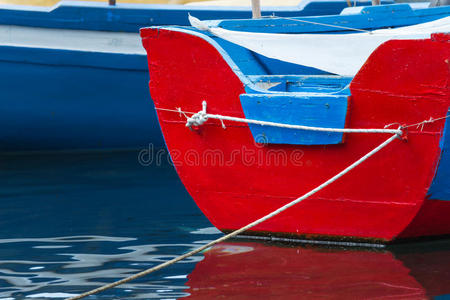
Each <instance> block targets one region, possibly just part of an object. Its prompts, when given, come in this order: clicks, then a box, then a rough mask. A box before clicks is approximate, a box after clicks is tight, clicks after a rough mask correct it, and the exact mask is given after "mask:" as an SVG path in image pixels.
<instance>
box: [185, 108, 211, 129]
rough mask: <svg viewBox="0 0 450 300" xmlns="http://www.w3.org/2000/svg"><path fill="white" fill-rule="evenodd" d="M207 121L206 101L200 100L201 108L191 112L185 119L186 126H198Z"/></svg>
mask: <svg viewBox="0 0 450 300" xmlns="http://www.w3.org/2000/svg"><path fill="white" fill-rule="evenodd" d="M206 121H208V114H207V113H206V101H203V102H202V110H201V111H199V112H198V113H195V114H193V115H192V116H191V117H189V118H187V120H186V127H189V128H191V129H192V126H200V125H203V123H205V122H206Z"/></svg>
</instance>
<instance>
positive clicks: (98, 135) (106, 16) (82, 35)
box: [0, 1, 450, 151]
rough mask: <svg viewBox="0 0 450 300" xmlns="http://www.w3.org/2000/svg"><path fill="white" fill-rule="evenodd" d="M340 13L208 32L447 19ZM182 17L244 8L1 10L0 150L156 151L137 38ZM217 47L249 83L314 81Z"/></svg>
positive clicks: (381, 10) (438, 13) (289, 14)
mask: <svg viewBox="0 0 450 300" xmlns="http://www.w3.org/2000/svg"><path fill="white" fill-rule="evenodd" d="M359 4H368V2H365V3H364V2H363V3H361V2H359ZM346 5H347V4H346V2H345V1H342V2H340V1H330V2H326V1H325V2H317V3H315V2H311V3H309V4H307V5H303V6H304V7H300V6H299V7H300V8H302V10H300V9H299V7H290V8H284V9H277V8H267V9H266V10H263V14H266V15H269V14H270V15H272V14H273V15H275V16H279V17H280V18H263V19H261V20H239V21H236V22H233V21H229V20H228V21H221V22H219V21H216V23H215V24H216V26H232V27H233V26H234V27H236V26H238V24H243V25H244V26H245V30H248V31H256V32H258V31H260V32H263V31H266V30H267V28H271V32H317V31H332V29H331V28H327V27H323V26H317V25H314V24H310V23H305V22H299V21H295V20H296V19H297V20H300V19H299V17H298V16H302V15H311V14H314V15H319V14H328V16H314V17H301V19H302V20H306V21H307V20H310V21H313V22H319V23H326V22H331V23H341V22H343V23H347V24H352V26H353V27H358V28H380V27H388V26H403V25H411V24H416V23H421V22H424V21H429V20H433V19H437V18H440V17H442V16H443V15H448V13H449V12H450V10H449V9H448V8H446V7H439V8H426V6H427V4H426V5H423V4H419V5H417V4H415V5H409V4H396V5H382V6H377V7H364V8H358V7H356V8H347V9H344V10H343V8H344V7H345V6H346ZM325 7H326V9H325ZM341 11H342V12H341ZM188 12H190V13H191V14H192V15H194V16H196V17H199V18H201V19H213V18H218V17H220V18H233V17H234V18H246V17H249V16H250V9H249V8H246V9H243V8H229V7H220V8H217V9H216V8H215V9H212V8H211V7H193V6H162V5H131V4H124V5H117V6H115V7H110V6H108V5H106V3H105V4H101V3H100V4H99V3H95V4H94V3H83V2H62V3H61V4H59V5H57V6H55V7H53V8H30V7H26V8H25V7H17V6H16V7H11V6H1V7H0V23H1V24H3V25H0V67H1V69H2V70H3V72H1V73H0V90H1V91H2V101H1V102H0V103H1V104H0V112H1V118H0V126H1V128H2V130H1V131H0V151H17V150H54V149H111V148H114V149H122V148H138V147H143V146H146V145H148V144H149V143H152V144H153V145H154V146H156V147H158V146H162V145H163V140H162V137H161V134H160V130H159V127H158V125H157V120H156V114H155V112H154V108H153V105H152V103H151V101H150V100H151V99H150V98H149V95H148V88H147V83H148V80H149V78H148V70H147V62H146V53H145V50H144V49H143V48H142V46H141V44H140V40H139V37H138V33H137V30H138V28H139V27H143V26H148V25H156V24H178V25H186V24H188V23H187V22H188V21H187V13H188ZM340 12H341V13H340ZM339 13H340V14H339ZM295 16H297V17H295ZM386 16H389V17H388V18H386ZM286 25H289V26H286ZM55 37H56V38H55ZM217 40H218V42H219V43H220V44H221V45H223V47H224V48H226V49H227V51H229V52H230V53H231V54H230V55H231V56H234V57H239V59H235V61H236V62H237V63H238V64H239V67H240V68H241V70H243V71H244V72H245V73H246V74H249V75H252V74H299V73H302V74H305V73H306V74H314V73H315V72H316V71H315V70H313V69H308V68H297V67H293V66H292V65H291V64H285V63H282V62H279V61H276V60H271V59H267V58H265V57H262V56H255V55H253V54H251V53H250V52H249V51H248V50H246V49H244V48H242V47H239V46H235V45H232V44H229V43H227V42H225V41H220V39H217Z"/></svg>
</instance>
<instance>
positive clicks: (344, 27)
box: [276, 16, 372, 33]
mask: <svg viewBox="0 0 450 300" xmlns="http://www.w3.org/2000/svg"><path fill="white" fill-rule="evenodd" d="M276 18H277V19H286V20H290V21H295V22H301V23H308V24H313V25H319V26H326V27H332V28H338V29H345V30H350V31H358V32H368V33H372V31H370V30H365V29H359V28H352V27H346V26H339V25H333V24H327V23H319V22H313V21H307V20H302V19H293V18H287V17H278V16H276Z"/></svg>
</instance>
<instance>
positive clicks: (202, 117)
mask: <svg viewBox="0 0 450 300" xmlns="http://www.w3.org/2000/svg"><path fill="white" fill-rule="evenodd" d="M206 105H207V104H206V101H203V102H202V110H201V111H199V112H197V113H191V112H185V111H182V110H181V109H180V108H178V109H177V110H175V109H166V108H156V110H163V111H170V112H177V113H181V114H183V115H184V116H185V117H186V119H187V121H186V127H192V126H200V125H203V123H205V122H206V121H207V120H208V119H217V120H220V121H232V122H240V123H247V124H256V125H261V126H272V127H281V128H289V129H298V130H309V131H322V132H340V133H389V134H398V135H401V134H402V133H403V131H402V130H400V129H386V128H384V129H378V128H376V129H371V128H326V127H314V126H304V125H292V124H285V123H277V122H268V121H260V120H252V119H246V118H237V117H230V116H223V115H217V114H208V113H207V112H206ZM186 113H191V114H192V116H191V117H188V116H187V115H186ZM222 127H223V126H222Z"/></svg>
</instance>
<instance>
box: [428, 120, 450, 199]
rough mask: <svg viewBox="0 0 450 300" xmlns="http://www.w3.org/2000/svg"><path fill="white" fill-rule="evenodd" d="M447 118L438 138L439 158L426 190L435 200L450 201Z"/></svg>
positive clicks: (449, 146) (449, 149)
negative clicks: (440, 136)
mask: <svg viewBox="0 0 450 300" xmlns="http://www.w3.org/2000/svg"><path fill="white" fill-rule="evenodd" d="M449 122H450V121H449V119H447V120H446V122H445V127H444V132H443V134H442V138H441V140H440V147H441V151H442V152H441V159H440V161H439V166H438V168H437V171H436V175H435V176H434V179H433V182H432V184H431V186H430V188H429V190H428V197H429V198H430V199H435V200H449V201H450V129H449V128H448V127H449V126H450V125H449Z"/></svg>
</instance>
